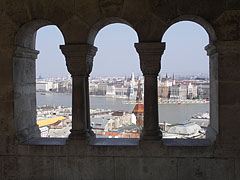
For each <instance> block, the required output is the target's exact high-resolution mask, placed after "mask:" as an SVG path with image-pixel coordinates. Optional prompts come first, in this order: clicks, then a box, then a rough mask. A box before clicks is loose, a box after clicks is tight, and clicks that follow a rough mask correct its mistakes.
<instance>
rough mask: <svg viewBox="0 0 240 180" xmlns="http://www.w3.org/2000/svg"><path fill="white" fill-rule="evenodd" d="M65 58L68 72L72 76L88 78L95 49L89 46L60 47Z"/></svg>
mask: <svg viewBox="0 0 240 180" xmlns="http://www.w3.org/2000/svg"><path fill="white" fill-rule="evenodd" d="M60 48H61V50H62V53H63V54H64V55H65V57H66V64H67V68H68V71H69V72H70V73H71V75H72V76H88V75H89V74H90V73H91V71H92V66H93V58H94V56H95V55H96V52H97V48H96V47H94V46H92V45H89V44H76V45H75V44H74V45H62V46H60Z"/></svg>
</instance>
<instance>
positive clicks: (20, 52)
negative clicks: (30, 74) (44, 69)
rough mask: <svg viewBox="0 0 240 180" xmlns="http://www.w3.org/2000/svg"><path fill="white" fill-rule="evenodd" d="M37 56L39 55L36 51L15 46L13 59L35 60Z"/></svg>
mask: <svg viewBox="0 0 240 180" xmlns="http://www.w3.org/2000/svg"><path fill="white" fill-rule="evenodd" d="M38 54H39V51H37V50H34V49H29V48H25V47H20V46H17V47H16V51H15V54H14V57H15V58H18V59H24V60H25V59H29V60H36V59H37V56H38Z"/></svg>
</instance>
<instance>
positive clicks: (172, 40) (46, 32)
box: [36, 22, 209, 77]
mask: <svg viewBox="0 0 240 180" xmlns="http://www.w3.org/2000/svg"><path fill="white" fill-rule="evenodd" d="M162 41H164V42H166V50H165V52H164V54H163V56H162V63H161V64H162V67H161V71H160V74H161V75H163V74H166V73H168V74H173V73H174V74H176V75H194V74H200V73H203V74H208V71H209V67H208V57H207V55H206V52H205V50H204V47H205V46H206V45H207V44H208V35H207V33H206V31H205V30H204V29H203V28H202V27H201V26H200V25H198V24H196V23H192V22H180V23H176V24H174V25H173V26H171V27H170V28H169V29H168V30H167V31H166V33H165V35H164V37H163V40H162ZM135 42H138V37H137V34H136V32H135V31H134V30H133V29H132V28H131V27H129V26H127V25H123V24H112V25H108V26H106V27H104V28H103V29H101V30H100V31H99V33H98V34H97V37H96V39H95V43H94V45H95V46H96V47H98V52H97V54H96V56H95V58H94V63H93V71H92V73H91V74H90V76H91V77H108V76H125V75H127V74H131V73H132V72H134V73H135V74H136V76H138V75H142V72H141V71H140V63H139V57H138V54H137V52H136V50H135V48H134V43H135ZM62 44H64V38H63V36H62V34H61V32H60V30H59V29H58V28H57V27H55V26H47V27H44V28H41V29H40V30H38V33H37V40H36V49H37V50H40V54H39V57H38V60H37V71H36V72H37V76H39V75H41V76H43V77H63V76H67V75H69V73H68V71H67V67H66V62H65V57H64V56H63V54H62V52H61V50H60V49H59V45H62ZM46 63H47V64H48V65H47V66H46Z"/></svg>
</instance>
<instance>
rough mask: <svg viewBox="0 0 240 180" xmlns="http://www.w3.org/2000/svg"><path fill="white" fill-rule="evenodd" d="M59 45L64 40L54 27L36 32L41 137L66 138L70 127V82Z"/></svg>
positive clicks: (38, 115) (38, 119)
mask: <svg viewBox="0 0 240 180" xmlns="http://www.w3.org/2000/svg"><path fill="white" fill-rule="evenodd" d="M63 44H64V38H63V36H62V34H61V32H60V30H59V29H58V28H57V27H56V26H52V25H51V26H45V27H42V28H40V29H39V30H38V31H37V34H36V49H37V50H39V51H40V53H39V55H38V59H37V61H36V70H37V71H36V75H37V78H36V97H37V124H38V126H39V128H40V131H41V137H50V138H51V137H68V135H69V134H70V129H71V128H72V123H71V117H72V109H71V93H72V79H71V76H70V74H69V72H68V71H67V67H66V65H65V64H66V62H65V57H64V55H63V54H62V52H61V50H60V49H59V46H60V45H63Z"/></svg>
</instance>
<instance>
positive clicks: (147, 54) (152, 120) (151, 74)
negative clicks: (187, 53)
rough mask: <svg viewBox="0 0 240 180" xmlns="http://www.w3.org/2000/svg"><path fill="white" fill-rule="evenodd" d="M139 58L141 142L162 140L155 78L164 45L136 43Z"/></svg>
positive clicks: (159, 66)
mask: <svg viewBox="0 0 240 180" xmlns="http://www.w3.org/2000/svg"><path fill="white" fill-rule="evenodd" d="M135 48H136V50H137V52H138V54H139V57H140V67H141V70H142V72H143V76H144V127H143V130H142V134H141V139H143V140H157V139H161V138H162V132H161V131H160V128H159V120H158V94H157V76H158V73H159V71H160V69H161V57H162V54H163V52H164V50H165V43H159V42H155V43H136V44H135Z"/></svg>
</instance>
